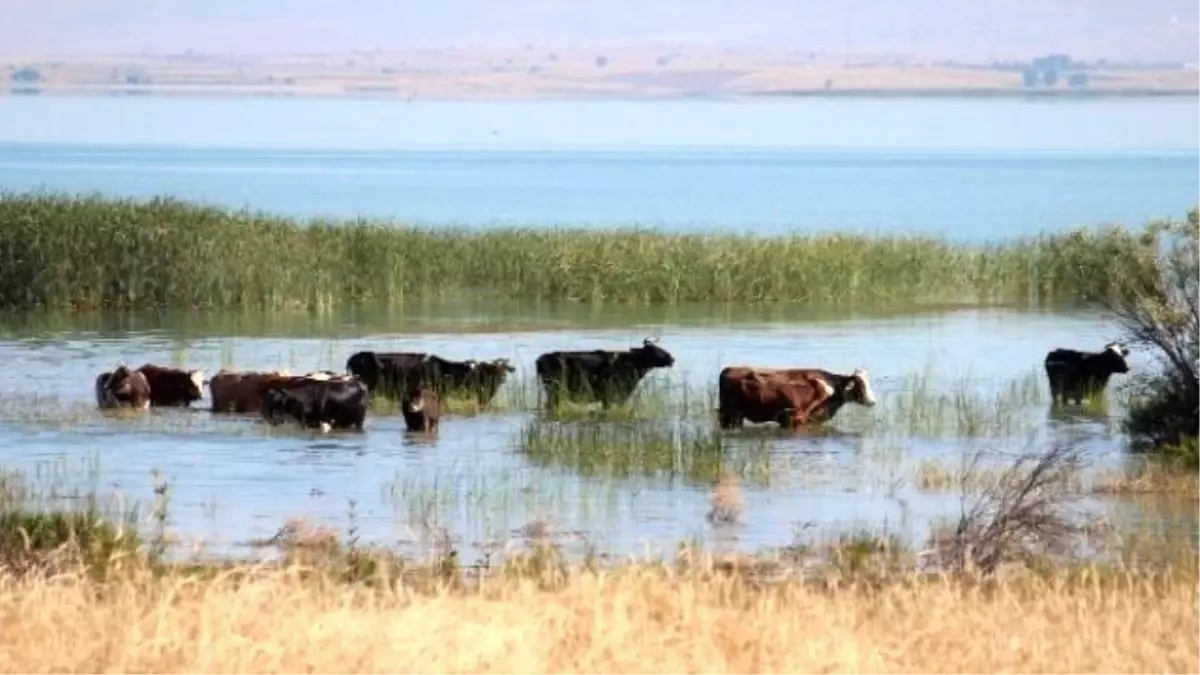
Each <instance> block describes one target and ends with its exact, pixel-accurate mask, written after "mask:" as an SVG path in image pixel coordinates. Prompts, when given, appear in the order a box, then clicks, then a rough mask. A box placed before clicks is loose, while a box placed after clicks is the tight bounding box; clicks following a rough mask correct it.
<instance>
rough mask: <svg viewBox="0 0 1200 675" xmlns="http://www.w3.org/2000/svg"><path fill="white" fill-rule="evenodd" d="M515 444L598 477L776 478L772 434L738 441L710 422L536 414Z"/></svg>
mask: <svg viewBox="0 0 1200 675" xmlns="http://www.w3.org/2000/svg"><path fill="white" fill-rule="evenodd" d="M515 443H516V446H517V449H518V451H519V452H521V453H522V454H523V455H524V456H525V457H526V458H528V459H529V460H530V461H531V462H533V463H534V464H536V465H538V466H542V467H550V468H557V469H565V470H569V471H572V472H575V473H577V474H579V475H581V476H585V477H592V478H629V477H635V476H637V477H655V478H667V479H680V478H681V479H683V480H684V481H685V482H688V483H691V484H693V485H708V484H711V483H713V482H715V481H716V480H717V479H718V478H719V477H721V476H722V475H723V474H726V473H730V474H734V475H737V476H740V477H741V479H742V480H743V481H744V482H745V483H747V484H756V485H765V484H768V483H770V481H771V477H772V466H771V453H770V443H769V439H768V438H767V437H765V436H763V437H759V438H754V439H749V442H743V443H734V442H733V439H731V438H729V437H728V436H725V435H723V434H721V433H720V431H719V430H717V429H716V428H715V427H713V426H711V425H707V424H702V425H692V424H687V423H685V422H682V421H667V422H663V421H657V422H648V421H624V422H612V421H608V422H594V421H593V422H584V421H558V420H553V419H546V418H542V417H535V418H533V419H531V420H530V421H529V422H527V423H526V424H525V425H524V427H522V429H521V430H520V432H519V433H518V435H517V438H516V441H515Z"/></svg>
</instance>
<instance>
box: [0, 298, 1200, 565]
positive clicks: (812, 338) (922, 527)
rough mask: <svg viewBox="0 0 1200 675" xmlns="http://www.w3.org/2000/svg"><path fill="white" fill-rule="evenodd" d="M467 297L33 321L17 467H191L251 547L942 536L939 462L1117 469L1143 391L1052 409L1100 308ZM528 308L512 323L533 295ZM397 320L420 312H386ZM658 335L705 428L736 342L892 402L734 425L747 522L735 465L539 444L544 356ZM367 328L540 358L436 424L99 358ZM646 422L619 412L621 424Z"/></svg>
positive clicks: (242, 352)
mask: <svg viewBox="0 0 1200 675" xmlns="http://www.w3.org/2000/svg"><path fill="white" fill-rule="evenodd" d="M484 314H485V315H486V313H484ZM685 314H686V312H685ZM700 314H701V315H702V316H707V315H705V314H704V313H703V312H701V313H700ZM467 316H470V317H475V318H479V317H480V312H479V311H478V310H477V309H471V310H470V311H463V312H461V313H456V312H447V313H446V314H444V315H443V316H430V315H426V316H424V317H417V316H406V317H402V318H401V317H395V316H392V317H387V316H376V317H373V318H367V317H360V318H357V319H356V318H354V317H351V316H349V315H344V316H332V317H326V318H324V319H311V318H310V319H304V318H299V319H297V320H296V321H295V322H293V323H287V322H284V323H282V324H281V323H264V324H259V323H255V322H250V323H243V324H241V325H240V327H237V326H235V324H233V323H231V322H229V321H227V320H224V319H228V317H225V318H224V319H223V318H222V317H211V318H210V319H208V320H206V319H205V318H203V317H198V318H194V319H193V320H194V321H195V322H196V323H209V324H210V325H211V326H212V327H213V328H212V329H211V330H210V331H193V330H191V329H190V328H189V326H188V325H187V324H183V323H179V322H177V321H175V320H172V319H166V320H162V319H156V318H154V317H142V318H141V319H140V320H139V324H138V325H137V326H136V327H130V326H128V325H126V326H120V325H115V324H114V323H113V322H105V321H101V322H98V323H90V322H87V321H79V322H78V324H77V325H75V326H72V325H70V322H68V323H67V324H62V323H57V324H56V323H42V324H17V323H10V327H9V328H8V330H7V331H6V332H5V333H4V335H3V338H4V339H3V340H0V359H2V360H3V361H4V362H5V363H6V376H5V380H4V383H3V385H2V390H0V419H3V424H2V425H0V464H2V465H3V466H4V467H5V468H9V469H13V468H17V469H22V470H25V471H27V472H29V473H30V474H31V475H40V476H41V477H42V479H41V480H42V482H43V484H53V483H54V480H53V479H52V478H51V477H53V476H54V475H56V473H57V472H62V471H63V470H64V467H65V470H66V474H67V477H66V478H65V479H63V480H64V483H63V485H67V484H76V485H77V484H78V483H79V481H80V480H81V476H94V477H95V478H96V480H97V481H98V485H99V487H100V488H101V492H102V493H105V494H107V493H109V492H111V491H112V490H119V491H120V492H121V493H122V494H125V495H127V496H128V498H129V499H131V500H132V499H135V498H136V499H138V500H140V501H141V502H142V503H143V504H146V503H148V502H150V501H151V500H152V491H153V486H154V483H155V480H156V479H155V478H154V477H153V475H152V473H153V472H154V471H155V470H157V471H160V472H161V473H162V475H163V476H164V477H165V479H166V480H167V481H168V482H169V483H170V485H171V492H170V493H171V505H170V509H169V510H170V516H171V523H170V524H171V527H172V529H173V530H175V531H176V532H178V533H180V534H181V536H183V537H184V539H185V541H193V540H203V541H204V542H205V550H206V551H207V552H209V553H212V554H228V553H237V554H240V555H244V554H248V550H247V548H246V544H247V542H249V541H251V540H254V539H263V538H267V537H270V536H272V535H273V534H274V533H275V532H276V531H277V530H278V528H279V527H280V526H281V525H282V523H283V522H284V521H285V520H286V519H288V518H292V517H305V518H308V519H310V520H311V521H313V522H316V523H319V524H323V525H326V526H329V527H335V528H338V529H340V530H342V531H343V532H344V531H346V530H347V529H348V528H349V527H350V526H351V524H352V523H353V525H354V526H355V527H356V528H357V531H358V534H359V536H360V537H361V538H362V540H363V541H371V542H379V543H386V544H390V545H394V546H399V547H401V548H403V549H404V550H409V551H413V552H419V553H429V551H430V548H429V547H430V546H431V544H430V543H429V540H428V538H427V537H428V535H429V533H430V532H436V531H441V530H440V528H444V530H445V532H448V533H449V534H450V536H451V537H452V538H453V541H454V545H455V546H456V547H457V548H458V550H459V552H460V555H461V556H463V559H464V560H472V561H473V560H475V559H476V558H477V557H478V555H479V554H480V551H481V550H482V549H481V547H482V546H483V542H488V541H493V542H494V541H501V542H503V541H506V540H507V541H518V540H520V538H521V534H520V533H521V529H522V528H523V527H525V526H526V525H528V524H529V523H531V522H535V521H539V520H544V521H548V522H550V523H551V524H552V525H553V527H554V528H556V529H557V530H558V531H561V532H566V533H571V534H572V536H573V539H571V540H570V541H568V542H567V546H568V549H569V550H570V549H571V547H572V546H574V547H575V548H574V550H576V551H579V550H581V547H582V546H583V545H584V543H583V542H590V543H591V544H592V545H594V546H595V547H596V548H597V549H599V550H600V551H603V552H607V553H611V554H618V555H619V554H640V553H644V552H646V551H658V552H664V551H665V552H669V550H670V549H671V547H672V546H673V545H674V544H676V543H679V542H681V541H684V540H693V539H699V540H701V541H706V542H721V543H722V545H724V546H736V547H737V548H739V549H743V550H748V551H755V550H760V549H762V548H764V547H774V546H785V545H788V544H790V543H792V542H793V540H794V539H795V537H796V533H797V532H799V531H801V530H804V529H805V528H810V529H811V528H815V530H814V531H819V532H834V531H838V530H845V529H850V528H854V527H858V526H863V527H870V528H875V529H878V528H881V527H886V528H887V529H888V530H890V531H892V532H895V533H898V534H900V535H902V536H909V537H912V538H914V540H920V539H923V538H924V536H925V534H926V533H927V531H928V528H929V526H930V524H931V523H932V522H933V520H934V519H935V518H939V517H945V516H948V515H951V514H953V513H955V512H956V509H957V508H958V499H959V497H958V495H957V493H956V492H955V491H954V490H950V491H948V492H944V491H923V490H921V489H918V485H919V480H918V474H917V473H916V472H917V468H918V465H919V463H920V462H921V460H936V461H938V462H941V463H942V465H943V466H945V467H946V468H948V469H951V470H953V469H954V468H955V467H957V466H958V465H959V463H960V462H961V461H962V457H963V456H964V453H967V452H970V451H973V450H985V451H988V452H1015V451H1021V450H1026V449H1029V448H1030V447H1034V448H1042V447H1046V446H1047V445H1048V444H1050V443H1052V442H1056V441H1067V440H1072V439H1073V440H1075V441H1077V442H1080V443H1083V444H1084V447H1086V448H1087V453H1088V456H1089V458H1090V460H1091V461H1093V462H1094V463H1095V467H1097V468H1098V469H1099V468H1105V467H1110V468H1111V467H1119V466H1120V462H1121V457H1122V453H1121V443H1122V437H1121V435H1120V433H1119V431H1118V429H1117V426H1116V419H1117V418H1118V416H1119V415H1120V412H1121V411H1120V408H1119V405H1117V404H1113V405H1112V406H1110V409H1109V411H1108V414H1098V415H1096V414H1092V415H1089V414H1081V413H1065V414H1060V413H1053V414H1052V413H1051V409H1050V406H1049V405H1048V402H1047V400H1046V397H1047V393H1046V385H1045V382H1044V376H1043V375H1042V374H1041V371H1040V362H1041V358H1042V356H1043V355H1044V354H1045V352H1046V351H1047V350H1048V349H1050V348H1053V347H1055V346H1059V345H1077V346H1083V347H1088V346H1097V347H1098V346H1099V345H1102V344H1103V343H1104V342H1105V341H1106V340H1108V339H1109V338H1110V336H1111V335H1112V334H1113V333H1112V328H1111V326H1108V325H1107V324H1105V323H1104V322H1103V321H1101V320H1099V319H1098V318H1096V317H1094V316H1088V315H1060V314H1043V313H1026V312H1012V311H1002V310H988V311H982V310H962V311H955V312H948V313H928V314H923V315H916V316H902V317H889V318H845V319H836V318H825V319H823V320H819V321H810V322H796V321H772V320H765V319H760V320H754V319H753V317H741V320H740V321H738V322H734V323H730V322H723V323H722V322H718V321H712V320H710V319H704V320H692V321H688V320H682V321H672V322H661V321H660V322H651V321H641V320H639V318H640V317H630V318H629V319H628V321H627V323H628V324H629V325H627V326H625V327H621V328H616V327H613V326H612V325H611V324H610V325H605V322H594V323H588V322H581V323H578V324H576V325H574V326H572V325H571V324H572V323H574V320H573V319H572V318H571V317H569V316H559V317H556V316H555V315H554V314H553V313H549V314H542V315H541V316H536V317H535V316H530V317H529V318H528V319H527V320H525V321H524V322H522V324H521V325H520V326H519V327H513V328H509V327H505V326H497V325H495V324H493V325H491V326H484V327H479V328H475V329H470V330H467V331H463V329H462V328H456V329H451V330H447V326H454V325H455V323H456V322H458V321H460V320H462V319H463V318H464V317H467ZM504 316H505V319H506V320H511V313H508V314H505V315H504ZM484 318H485V319H486V318H487V317H486V316H485V317H484ZM496 319H497V317H491V320H496ZM389 320H390V321H391V323H392V324H393V325H396V326H399V325H403V326H404V328H403V330H396V329H393V330H390V331H382V330H379V329H378V326H379V325H381V324H383V323H387V322H388V321H389ZM564 324H567V325H564ZM646 335H654V336H657V337H659V338H660V340H661V344H662V345H663V346H664V347H666V348H667V349H669V350H670V351H672V353H673V354H674V355H675V357H676V359H677V363H676V366H675V367H674V368H673V369H671V370H670V371H659V372H656V373H654V374H653V375H652V376H650V377H648V378H647V380H646V381H645V382H644V383H643V388H644V389H645V390H646V391H648V392H655V391H658V392H662V391H668V390H671V391H674V392H676V396H679V395H680V392H682V391H684V390H685V388H686V389H687V390H690V391H691V392H692V393H691V395H692V396H693V397H694V399H699V400H694V401H693V409H692V411H691V416H690V417H689V418H687V419H686V420H682V421H676V422H673V423H674V424H680V425H683V426H684V427H686V428H689V429H693V430H695V431H696V433H703V432H704V431H705V430H710V429H711V428H712V424H713V419H712V415H711V414H708V410H709V409H710V408H711V407H712V399H711V398H710V399H708V400H704V397H705V396H709V397H711V396H713V395H714V394H713V387H714V382H715V376H716V373H717V371H718V370H719V368H720V367H721V366H723V365H726V364H732V363H755V364H761V365H768V366H770V365H789V364H791V365H794V364H800V363H804V364H819V365H821V366H824V367H827V368H831V369H833V370H835V371H840V372H849V371H850V370H852V369H853V368H855V367H858V366H865V367H867V368H868V369H869V371H870V373H871V378H872V382H873V383H874V388H875V390H876V393H877V396H878V397H879V399H880V403H879V405H878V406H876V407H875V408H873V409H864V408H856V407H853V406H850V407H847V408H846V409H844V410H843V411H842V412H841V413H839V416H838V417H837V418H836V419H835V421H834V423H833V424H832V425H831V429H830V432H829V433H825V434H816V435H805V436H786V435H783V434H781V433H779V432H777V431H772V430H771V429H770V428H769V427H768V428H757V429H746V430H743V431H741V432H727V433H726V434H725V436H726V437H727V440H728V443H729V447H728V448H727V449H726V464H725V468H726V469H728V470H730V471H732V472H734V473H740V474H741V476H742V481H743V485H742V490H743V499H744V502H745V505H746V510H745V512H744V514H743V516H742V519H741V522H740V523H738V524H736V525H732V526H721V527H717V526H714V525H712V524H710V523H708V522H707V521H706V520H705V514H706V513H707V512H708V510H709V508H710V490H711V484H712V481H713V480H714V479H715V478H716V474H715V471H706V470H703V469H696V468H694V467H693V468H691V469H689V468H688V462H689V461H690V459H689V458H687V457H684V462H683V464H677V465H676V466H674V467H671V466H665V467H664V466H648V465H638V463H637V462H633V464H634V466H632V467H624V468H622V467H619V466H616V465H613V466H610V465H607V464H605V463H604V462H600V463H599V464H598V465H597V463H596V462H594V461H591V460H590V459H589V458H588V457H586V456H582V457H574V456H571V455H569V454H564V455H561V456H559V455H555V456H544V455H537V454H536V453H535V454H532V455H531V454H530V453H528V452H525V451H524V450H523V449H522V447H523V446H522V442H521V438H522V433H523V431H524V430H525V429H526V428H527V425H529V424H530V423H531V421H532V420H534V418H535V417H536V416H537V414H538V413H536V412H535V411H534V408H535V407H536V400H535V398H530V397H529V396H528V392H529V391H530V390H529V389H528V388H527V387H528V386H529V384H530V378H531V369H532V363H533V361H534V359H535V358H536V357H537V355H538V354H539V353H541V352H543V351H546V350H551V349H559V348H596V347H599V348H625V347H627V346H629V345H631V344H636V343H637V342H639V341H640V340H641V338H642V337H644V336H646ZM360 349H411V350H418V351H424V350H431V351H434V352H436V353H439V354H443V355H445V356H447V357H450V358H466V357H476V358H483V357H498V356H506V357H508V358H510V359H511V360H512V362H513V363H514V364H515V365H516V367H517V372H516V373H515V374H514V375H513V376H512V379H511V380H510V382H509V383H507V384H506V385H505V387H504V388H503V389H502V390H501V392H500V394H499V396H498V401H499V407H500V410H499V411H497V412H483V413H480V414H475V415H462V416H454V417H450V418H447V419H445V420H444V421H443V425H442V430H441V433H440V434H439V436H438V437H437V438H436V440H432V439H428V438H422V437H419V436H413V435H411V434H407V433H406V432H405V431H404V427H403V421H402V419H401V418H400V417H399V416H398V415H396V414H395V413H394V412H391V413H388V412H386V411H385V412H382V413H377V414H373V415H372V416H371V417H370V418H369V419H368V423H367V429H366V431H365V433H363V434H354V433H345V434H333V435H330V436H325V437H321V436H318V435H314V434H312V433H308V432H303V431H300V430H298V429H290V428H288V427H280V428H276V429H271V428H270V427H268V426H267V425H266V424H264V423H262V422H261V421H260V420H258V419H256V418H254V417H252V416H250V417H238V416H231V415H213V414H211V413H209V412H207V411H205V410H195V411H168V410H153V411H150V412H149V413H148V414H144V415H140V416H136V417H134V418H132V419H130V418H123V417H122V418H116V417H112V416H106V415H103V414H101V413H100V412H99V411H97V410H96V409H95V406H94V400H93V398H92V379H93V377H94V374H95V373H97V372H100V371H101V370H103V369H108V368H111V366H112V365H113V364H115V363H117V362H119V361H125V362H128V363H130V364H135V363H136V364H140V363H142V362H145V361H151V362H159V363H163V362H171V363H177V364H180V365H186V366H187V367H191V368H203V369H206V370H207V371H209V372H212V371H214V370H216V369H217V368H219V367H221V366H223V365H225V366H230V365H231V366H234V367H237V368H255V369H260V368H279V367H286V368H290V369H292V370H293V371H305V370H313V369H318V368H321V369H332V370H339V371H340V370H343V369H344V364H345V360H346V358H347V357H348V356H349V355H350V354H351V353H353V352H354V351H357V350H360ZM1132 364H1133V366H1134V368H1135V369H1137V370H1139V371H1144V370H1145V369H1146V367H1147V364H1148V359H1147V358H1146V355H1144V354H1135V355H1134V356H1133V357H1132ZM1117 384H1119V383H1114V386H1116V385H1117ZM522 391H523V392H525V395H524V397H523V396H522V395H521V392H522ZM1005 392H1009V393H1005ZM534 396H535V397H536V394H534ZM956 397H958V398H956ZM1115 398H1116V400H1117V401H1119V397H1115ZM647 400H649V399H647ZM198 405H199V407H201V408H203V404H198ZM679 415H680V413H678V412H670V411H666V412H664V413H663V416H664V417H678V416H679ZM972 417H973V418H975V419H976V420H977V421H978V424H976V428H972V427H971V425H970V424H969V418H972ZM919 418H920V419H919ZM930 418H937V421H933V422H931V421H929V419H930ZM964 420H967V421H966V422H964ZM561 424H563V425H565V426H566V427H567V428H570V427H571V426H572V425H576V426H578V425H587V424H590V423H589V422H587V421H586V420H577V419H575V420H571V419H569V420H566V421H563V422H561ZM633 424H635V423H633V422H628V421H625V422H622V421H612V422H607V423H604V425H603V426H605V427H606V428H607V429H608V430H609V431H610V432H614V433H619V432H621V430H622V429H625V430H628V429H630V428H631V425H633ZM642 424H647V423H642ZM614 430H615V431H614ZM1030 443H1032V444H1033V445H1032V446H1030V445H1029V444H1030ZM596 451H598V450H596ZM586 452H587V449H586V448H585V449H584V453H585V454H586ZM684 452H685V454H686V451H684ZM54 467H58V469H57V470H56V469H55V468H54ZM83 480H84V482H85V484H86V480H87V479H83ZM47 481H48V483H47ZM351 502H353V503H354V506H353V513H354V515H353V516H351V510H352V509H351V506H350V504H351ZM1093 505H1094V506H1098V507H1100V508H1104V509H1107V510H1108V511H1109V512H1110V514H1111V516H1112V518H1113V520H1114V521H1115V522H1117V523H1119V524H1125V525H1130V526H1133V527H1142V523H1147V522H1148V523H1154V524H1155V526H1156V527H1157V526H1158V525H1159V524H1161V522H1163V521H1162V516H1161V514H1160V513H1159V512H1157V511H1156V510H1155V509H1153V508H1151V507H1147V506H1145V505H1141V504H1139V503H1135V502H1128V501H1125V500H1110V501H1105V502H1095V504H1093ZM1192 515H1193V516H1194V515H1195V514H1192ZM1172 518H1174V516H1172ZM1171 522H1175V523H1176V525H1175V526H1178V527H1179V528H1181V530H1180V531H1184V532H1186V531H1190V530H1194V529H1195V519H1194V517H1193V518H1192V519H1191V520H1188V519H1186V518H1185V519H1183V520H1182V521H1179V520H1172V521H1171Z"/></svg>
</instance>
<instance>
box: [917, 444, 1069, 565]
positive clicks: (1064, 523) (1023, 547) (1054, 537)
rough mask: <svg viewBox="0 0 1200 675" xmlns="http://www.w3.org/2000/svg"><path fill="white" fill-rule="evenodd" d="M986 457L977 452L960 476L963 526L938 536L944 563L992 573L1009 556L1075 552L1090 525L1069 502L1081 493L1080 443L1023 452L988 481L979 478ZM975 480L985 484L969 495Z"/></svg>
mask: <svg viewBox="0 0 1200 675" xmlns="http://www.w3.org/2000/svg"><path fill="white" fill-rule="evenodd" d="M981 457H982V453H976V454H975V455H973V456H972V457H971V458H970V460H969V461H968V462H967V463H966V465H965V467H964V470H963V473H962V474H961V476H960V481H961V484H962V485H963V488H964V489H963V503H962V510H961V512H960V515H959V519H958V523H957V526H956V527H955V529H954V531H953V532H952V533H949V534H948V536H947V535H943V536H935V542H934V548H935V549H936V553H937V558H938V560H939V562H940V563H941V566H942V567H943V568H944V569H946V570H949V571H958V572H963V571H977V572H979V573H982V574H991V573H992V572H994V571H995V570H996V568H997V567H999V566H1000V565H1001V564H1002V563H1005V562H1015V561H1020V562H1025V563H1029V562H1031V561H1032V560H1035V559H1038V558H1041V557H1044V556H1047V555H1061V554H1063V553H1066V552H1069V551H1070V550H1071V549H1072V548H1073V547H1074V546H1075V545H1076V544H1077V543H1078V542H1079V541H1080V539H1081V538H1082V537H1083V536H1084V535H1085V534H1086V533H1087V532H1088V531H1089V527H1088V525H1087V523H1086V522H1083V521H1082V519H1080V518H1078V517H1077V516H1076V514H1073V513H1072V512H1071V510H1070V509H1068V508H1067V507H1068V505H1069V503H1070V502H1072V501H1074V500H1076V499H1078V497H1079V496H1080V495H1081V493H1080V491H1079V490H1076V489H1074V486H1075V485H1076V483H1077V482H1078V477H1079V474H1080V471H1081V470H1082V469H1083V467H1084V460H1083V456H1082V451H1081V450H1079V449H1078V448H1077V447H1076V446H1074V445H1064V446H1056V447H1054V448H1051V449H1050V450H1048V451H1046V452H1044V453H1033V452H1029V453H1024V454H1021V455H1018V456H1017V457H1016V458H1015V459H1014V461H1013V462H1012V463H1011V464H1010V465H1009V466H1008V467H1007V468H1005V469H1002V470H999V471H996V472H995V473H994V474H992V475H991V476H989V479H988V480H986V481H979V480H974V479H973V476H974V473H975V471H976V470H977V465H978V463H979V460H980V458H981ZM970 485H975V486H979V487H980V489H979V491H978V492H977V493H975V496H974V497H969V495H970V494H971V490H970V489H969V488H968V486H970Z"/></svg>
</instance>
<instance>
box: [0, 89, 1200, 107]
mask: <svg viewBox="0 0 1200 675" xmlns="http://www.w3.org/2000/svg"><path fill="white" fill-rule="evenodd" d="M42 96H49V97H55V98H58V97H83V98H96V97H142V96H146V97H155V98H246V99H261V98H287V99H348V100H353V99H372V100H380V99H382V100H398V101H411V100H420V101H426V102H428V101H438V102H463V103H470V102H485V101H512V102H517V101H528V102H537V101H605V100H627V101H735V100H741V101H745V100H762V99H768V100H769V99H794V98H808V99H847V98H857V99H870V98H879V99H893V100H894V99H981V98H982V99H1068V100H1082V99H1114V98H1115V99H1133V98H1156V99H1160V98H1178V97H1191V98H1196V97H1200V88H1192V89H1165V88H1154V87H1130V88H1120V89H1117V88H1113V89H1041V90H1038V89H1017V88H999V87H995V88H990V87H989V88H984V87H978V88H976V87H960V88H917V87H913V88H904V87H879V88H862V89H835V90H823V89H822V90H814V89H779V90H765V91H746V92H731V91H727V92H664V93H652V92H637V91H621V92H599V91H574V92H560V93H553V94H551V93H531V92H496V91H493V92H487V93H478V94H466V93H457V94H454V93H450V94H439V95H428V96H420V95H418V96H412V95H409V94H408V93H407V92H403V91H399V90H396V89H381V88H369V87H364V88H347V89H343V90H323V89H303V88H292V89H260V88H254V87H247V86H239V85H228V86H220V85H215V86H214V85H208V86H200V87H187V86H183V87H181V86H174V85H124V86H111V87H110V86H78V87H75V86H68V87H40V88H34V87H26V88H23V89H16V90H7V91H3V90H0V98H33V97H42Z"/></svg>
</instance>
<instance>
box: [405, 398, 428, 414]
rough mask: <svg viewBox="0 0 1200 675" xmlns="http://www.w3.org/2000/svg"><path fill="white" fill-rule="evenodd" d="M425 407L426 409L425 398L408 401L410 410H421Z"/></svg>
mask: <svg viewBox="0 0 1200 675" xmlns="http://www.w3.org/2000/svg"><path fill="white" fill-rule="evenodd" d="M424 409H425V399H424V398H419V399H417V400H415V401H409V402H408V410H409V412H421V411H422V410H424Z"/></svg>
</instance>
